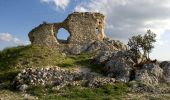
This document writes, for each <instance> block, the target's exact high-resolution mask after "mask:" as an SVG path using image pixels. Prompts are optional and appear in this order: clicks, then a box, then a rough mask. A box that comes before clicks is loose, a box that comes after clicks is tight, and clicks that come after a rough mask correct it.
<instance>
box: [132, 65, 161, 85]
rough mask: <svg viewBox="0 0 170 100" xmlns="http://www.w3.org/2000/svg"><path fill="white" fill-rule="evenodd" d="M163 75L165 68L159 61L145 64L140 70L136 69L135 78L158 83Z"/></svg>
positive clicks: (146, 82) (147, 82) (154, 83)
mask: <svg viewBox="0 0 170 100" xmlns="http://www.w3.org/2000/svg"><path fill="white" fill-rule="evenodd" d="M162 77H163V70H162V69H161V68H160V67H159V64H157V63H149V64H145V65H144V66H143V67H142V68H141V69H140V70H137V71H136V75H135V80H137V81H141V82H143V83H145V84H152V85H158V84H159V83H160V82H161V79H162Z"/></svg>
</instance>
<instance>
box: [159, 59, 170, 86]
mask: <svg viewBox="0 0 170 100" xmlns="http://www.w3.org/2000/svg"><path fill="white" fill-rule="evenodd" d="M160 67H161V68H162V69H163V75H164V76H163V81H164V82H167V83H170V62H168V61H164V62H162V63H161V64H160Z"/></svg>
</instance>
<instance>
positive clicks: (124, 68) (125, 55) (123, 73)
mask: <svg viewBox="0 0 170 100" xmlns="http://www.w3.org/2000/svg"><path fill="white" fill-rule="evenodd" d="M134 64H135V63H134V62H133V60H132V59H131V58H130V55H129V52H128V51H119V52H116V53H113V54H112V57H111V58H110V59H109V61H108V62H107V63H106V64H105V67H104V69H105V70H106V73H107V74H108V76H109V77H114V78H115V79H116V80H117V81H122V82H128V81H129V80H130V75H131V71H132V70H133V66H134Z"/></svg>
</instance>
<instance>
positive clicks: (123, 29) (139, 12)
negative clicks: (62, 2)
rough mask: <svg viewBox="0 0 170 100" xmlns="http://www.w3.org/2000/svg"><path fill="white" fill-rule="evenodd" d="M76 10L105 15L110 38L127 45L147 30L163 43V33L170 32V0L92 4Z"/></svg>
mask: <svg viewBox="0 0 170 100" xmlns="http://www.w3.org/2000/svg"><path fill="white" fill-rule="evenodd" d="M74 10H75V11H81V12H86V11H90V12H101V13H103V14H104V15H106V30H105V32H106V33H107V36H108V37H112V38H114V39H119V40H122V41H124V42H127V40H128V38H130V37H131V36H132V35H135V34H139V33H145V32H146V30H147V29H151V30H152V31H153V32H155V33H156V34H157V36H158V37H157V38H158V41H161V40H160V39H161V38H160V37H161V36H162V35H163V34H164V31H166V30H168V29H170V17H169V16H170V0H163V1H162V0H100V2H99V0H90V2H86V1H83V2H81V3H80V4H78V5H77V6H76V7H75V9H74ZM160 43H161V42H160Z"/></svg>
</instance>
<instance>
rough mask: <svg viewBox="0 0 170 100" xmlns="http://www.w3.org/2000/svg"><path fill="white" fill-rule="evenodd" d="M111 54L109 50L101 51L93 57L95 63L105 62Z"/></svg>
mask: <svg viewBox="0 0 170 100" xmlns="http://www.w3.org/2000/svg"><path fill="white" fill-rule="evenodd" d="M111 55H112V52H110V51H102V52H100V53H99V54H98V55H97V57H96V58H95V63H96V64H105V63H106V62H107V61H108V60H109V58H110V57H111Z"/></svg>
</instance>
